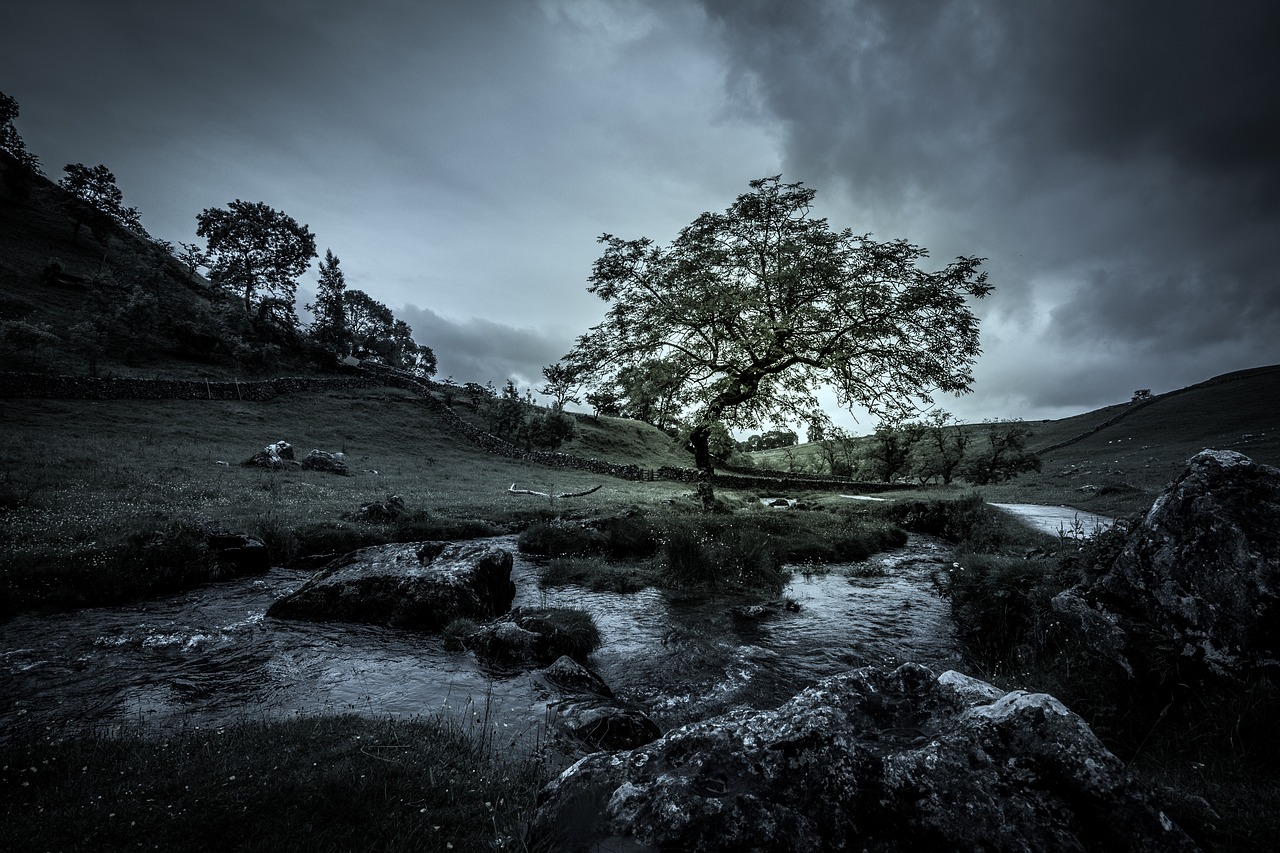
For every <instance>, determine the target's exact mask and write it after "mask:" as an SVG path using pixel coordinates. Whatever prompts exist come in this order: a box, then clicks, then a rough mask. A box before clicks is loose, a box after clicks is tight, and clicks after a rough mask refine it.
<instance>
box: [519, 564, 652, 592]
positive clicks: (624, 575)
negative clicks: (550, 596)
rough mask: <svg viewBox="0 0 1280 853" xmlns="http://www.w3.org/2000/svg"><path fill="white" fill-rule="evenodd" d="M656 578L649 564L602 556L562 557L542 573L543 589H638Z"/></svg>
mask: <svg viewBox="0 0 1280 853" xmlns="http://www.w3.org/2000/svg"><path fill="white" fill-rule="evenodd" d="M656 581H657V576H656V574H655V573H654V572H653V570H652V569H649V568H647V564H639V563H634V562H629V563H623V564H614V563H610V562H607V561H605V560H603V559H600V558H599V557H560V558H559V559H555V560H551V561H549V562H548V563H547V564H546V565H544V566H543V567H542V570H541V572H540V573H539V576H538V585H539V586H540V587H541V588H543V589H546V588H548V587H556V586H568V585H569V584H577V585H578V586H584V587H587V588H588V589H590V590H592V591H593V592H619V593H628V592H637V591H639V590H641V589H644V588H645V587H647V586H653V585H654V583H655V582H656Z"/></svg>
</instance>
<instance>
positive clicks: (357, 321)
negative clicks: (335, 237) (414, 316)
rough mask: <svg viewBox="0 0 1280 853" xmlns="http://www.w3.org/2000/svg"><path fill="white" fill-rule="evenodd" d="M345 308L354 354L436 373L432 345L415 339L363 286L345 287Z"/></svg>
mask: <svg viewBox="0 0 1280 853" xmlns="http://www.w3.org/2000/svg"><path fill="white" fill-rule="evenodd" d="M335 260H336V258H335ZM342 309H343V315H344V317H345V321H346V328H347V336H348V337H347V340H349V341H350V347H351V349H350V352H351V354H352V355H355V356H357V357H359V358H373V359H376V360H378V361H380V362H382V363H383V364H386V365H389V366H390V367H396V368H399V369H401V370H407V371H409V372H411V373H416V374H418V375H419V376H421V377H422V378H424V379H426V378H428V377H430V376H433V375H434V374H435V372H436V356H435V353H434V352H433V351H432V349H431V347H429V346H427V345H425V344H420V343H418V342H417V341H416V340H414V338H413V329H411V328H410V327H409V324H408V323H406V322H405V321H404V320H397V319H396V316H395V314H393V313H392V311H391V309H390V308H388V307H387V306H386V305H383V304H382V303H381V302H379V301H378V300H376V299H374V298H373V297H372V296H370V295H369V294H367V293H365V292H364V291H363V290H344V291H343V295H342Z"/></svg>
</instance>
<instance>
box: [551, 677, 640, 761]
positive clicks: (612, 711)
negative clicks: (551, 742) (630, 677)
mask: <svg viewBox="0 0 1280 853" xmlns="http://www.w3.org/2000/svg"><path fill="white" fill-rule="evenodd" d="M539 676H540V677H541V680H542V682H543V684H544V685H546V686H547V687H548V688H549V689H551V690H552V691H553V692H554V693H557V694H559V696H560V698H559V699H558V700H556V701H553V702H551V703H550V704H549V706H548V708H549V710H550V716H551V726H552V729H553V730H554V731H555V732H557V733H558V734H560V735H561V736H563V737H565V738H567V739H568V740H569V741H571V742H572V743H575V744H580V745H582V746H585V747H586V748H587V749H590V750H597V749H634V748H635V747H638V746H642V745H644V744H646V743H649V742H651V741H653V740H654V739H656V738H658V737H659V736H661V734H662V730H661V729H659V728H658V725H657V723H655V722H654V721H653V720H652V719H650V717H649V715H648V714H646V713H645V712H644V711H642V710H640V709H639V708H635V707H632V706H630V705H628V704H626V703H625V702H623V701H621V700H620V699H618V698H617V697H615V696H614V695H613V691H612V690H611V689H609V685H608V684H606V683H605V682H604V679H602V678H601V677H600V676H599V675H597V674H596V673H594V672H592V671H591V670H589V669H587V668H586V667H585V666H583V665H582V664H580V663H578V662H577V661H575V660H573V659H572V658H570V657H568V656H567V655H566V656H564V657H561V658H559V659H557V660H556V661H555V663H553V664H551V666H549V667H547V668H546V669H544V670H542V672H540V673H539Z"/></svg>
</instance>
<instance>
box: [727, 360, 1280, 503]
mask: <svg viewBox="0 0 1280 853" xmlns="http://www.w3.org/2000/svg"><path fill="white" fill-rule="evenodd" d="M1027 426H1028V427H1029V428H1030V429H1031V432H1032V435H1031V438H1030V440H1029V447H1030V448H1031V449H1032V450H1034V451H1037V452H1038V453H1039V455H1040V458H1041V465H1042V471H1041V473H1040V474H1039V475H1024V476H1023V477H1021V478H1019V479H1018V480H1016V481H1014V482H1011V483H1005V484H1001V485H998V486H986V487H983V488H982V490H981V491H982V492H983V494H984V495H986V496H987V497H988V498H989V499H990V500H999V501H1011V502H1027V503H1050V504H1069V505H1073V506H1078V507H1080V508H1082V509H1089V510H1094V511H1097V512H1104V513H1118V512H1119V513H1127V512H1133V511H1136V510H1137V509H1140V508H1143V507H1145V506H1147V505H1149V504H1150V502H1151V500H1153V499H1154V498H1155V496H1156V494H1158V493H1159V491H1160V490H1161V489H1162V488H1163V487H1164V485H1165V484H1166V483H1167V482H1168V481H1169V480H1171V479H1172V478H1173V477H1175V476H1176V475H1177V474H1178V473H1179V472H1180V471H1181V470H1182V468H1183V465H1184V464H1185V463H1186V460H1187V459H1188V458H1190V457H1191V456H1192V455H1194V454H1195V453H1196V452H1198V451H1200V450H1202V449H1204V448H1206V447H1212V448H1216V449H1226V450H1236V451H1239V452H1240V453H1244V454H1245V455H1247V456H1251V457H1253V458H1254V459H1256V460H1257V461H1259V462H1264V463H1266V464H1269V465H1280V365H1272V366H1269V367H1258V368H1253V369H1251V370H1241V371H1236V372H1233V373H1227V374H1223V375H1221V376H1215V377H1213V378H1212V379H1208V380H1206V381H1204V382H1200V383H1197V384H1195V385H1191V386H1188V387H1186V388H1181V389H1178V390H1175V391H1170V392H1168V393H1166V394H1160V395H1156V396H1154V397H1152V398H1151V399H1149V400H1147V401H1144V402H1141V403H1120V404H1116V405H1113V406H1105V407H1103V408H1100V409H1095V410H1093V411H1090V412H1084V413H1082V414H1079V415H1073V416H1072V417H1069V418H1060V419H1057V420H1044V421H1032V422H1028V424H1027ZM966 428H967V429H971V430H977V429H981V425H979V424H970V425H967V426H966ZM747 455H748V456H749V457H750V458H751V459H752V461H753V462H754V464H755V465H757V466H758V467H760V468H774V469H778V470H784V471H785V470H788V469H789V468H790V467H791V466H792V465H794V466H795V467H796V469H797V470H812V469H815V468H817V467H818V466H820V465H822V461H821V459H822V456H821V449H820V448H819V447H818V446H817V445H816V444H802V445H798V446H796V447H793V448H784V449H778V450H764V451H757V452H755V453H751V454H747ZM962 486H963V484H962Z"/></svg>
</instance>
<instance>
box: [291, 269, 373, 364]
mask: <svg viewBox="0 0 1280 853" xmlns="http://www.w3.org/2000/svg"><path fill="white" fill-rule="evenodd" d="M338 263H339V262H338V256H337V255H335V254H334V253H333V251H332V250H330V249H326V250H325V253H324V260H322V261H321V262H320V280H319V282H318V285H317V287H316V301H315V302H312V303H309V304H308V305H307V306H306V307H307V310H308V311H310V312H311V313H312V315H313V316H314V318H315V319H313V320H312V322H311V329H310V334H311V337H312V338H313V339H314V340H315V341H316V343H318V344H320V345H321V346H322V347H324V348H325V349H327V350H329V351H330V352H332V353H335V354H336V355H338V356H344V355H347V354H348V353H350V352H351V345H352V337H351V333H350V332H349V330H348V329H347V307H346V293H347V279H346V276H344V275H343V273H342V270H341V269H340V268H339V267H338ZM388 313H390V312H388Z"/></svg>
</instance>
